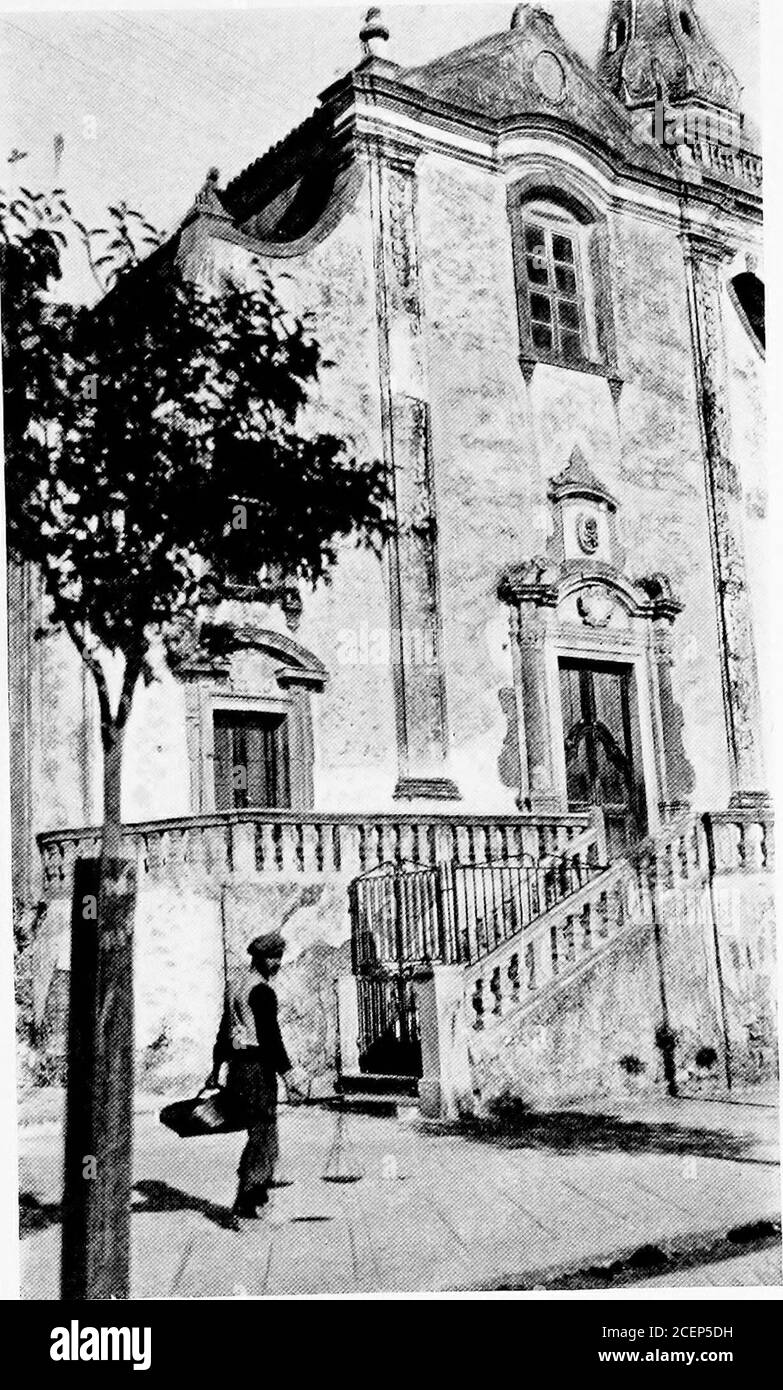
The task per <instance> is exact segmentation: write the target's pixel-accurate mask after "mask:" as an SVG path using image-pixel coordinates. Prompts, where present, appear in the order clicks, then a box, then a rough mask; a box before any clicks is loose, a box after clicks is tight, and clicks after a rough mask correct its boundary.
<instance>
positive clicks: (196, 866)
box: [38, 811, 605, 897]
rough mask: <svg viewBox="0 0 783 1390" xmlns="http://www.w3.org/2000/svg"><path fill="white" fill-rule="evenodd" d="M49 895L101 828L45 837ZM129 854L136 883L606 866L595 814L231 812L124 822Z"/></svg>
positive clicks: (64, 883)
mask: <svg viewBox="0 0 783 1390" xmlns="http://www.w3.org/2000/svg"><path fill="white" fill-rule="evenodd" d="M38 844H39V849H40V853H41V860H42V869H43V887H44V895H45V896H49V897H53V896H60V895H62V894H63V893H64V892H66V891H68V890H69V887H70V884H71V882H72V871H73V863H74V860H75V859H77V858H79V857H92V856H95V855H97V854H99V852H100V845H101V835H100V831H99V830H98V829H96V828H88V829H78V830H60V831H57V830H52V831H47V832H46V833H44V834H42V835H39V837H38ZM123 845H124V850H125V852H126V853H127V854H128V856H129V857H135V858H136V860H137V865H138V883H139V887H140V890H141V891H143V889H144V886H145V884H146V883H156V882H161V881H175V882H180V883H181V882H188V883H190V884H191V885H195V884H197V883H199V882H202V883H203V882H205V881H210V880H212V881H215V882H220V881H221V880H226V879H231V880H233V881H237V880H245V881H261V880H270V879H272V880H273V879H278V880H279V879H281V878H300V877H314V878H318V877H320V876H322V875H338V876H341V877H342V876H345V877H346V878H351V877H353V876H354V875H357V874H360V873H364V872H366V871H367V870H368V869H373V868H376V867H380V866H381V865H382V864H393V863H401V862H406V863H411V864H414V865H422V866H434V865H436V864H439V863H444V862H455V861H457V862H460V863H464V864H482V863H488V862H500V863H503V862H507V861H511V860H519V859H526V860H528V861H529V862H537V861H540V860H542V859H545V858H547V857H548V856H557V855H560V854H563V853H565V851H566V850H567V849H569V848H570V849H571V850H572V851H573V852H574V853H581V854H583V855H584V856H585V858H591V859H593V860H595V861H596V862H603V860H604V855H605V848H604V839H603V828H602V825H601V823H600V820H596V819H595V818H594V817H592V816H591V815H589V814H587V813H584V814H563V815H552V816H546V815H544V816H542V815H496V816H492V815H489V816H476V815H473V816H471V815H465V814H456V815H455V814H425V815H417V814H414V813H396V812H385V813H382V814H378V815H358V814H345V813H339V812H334V813H332V812H325V811H321V812H317V811H307V812H298V811H234V812H223V813H216V814H214V815H206V816H188V817H183V818H181V819H176V820H165V821H150V822H145V823H139V824H134V825H128V826H127V827H126V829H125V833H124V838H123Z"/></svg>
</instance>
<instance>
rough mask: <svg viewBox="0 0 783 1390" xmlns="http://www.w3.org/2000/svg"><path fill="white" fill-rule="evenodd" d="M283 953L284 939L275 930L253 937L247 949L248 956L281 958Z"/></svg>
mask: <svg viewBox="0 0 783 1390" xmlns="http://www.w3.org/2000/svg"><path fill="white" fill-rule="evenodd" d="M284 951H285V939H284V937H283V935H282V933H281V932H279V931H277V929H275V930H274V931H268V932H263V933H262V935H261V936H254V937H253V940H252V941H251V942H250V944H249V945H248V948H247V954H248V955H249V956H282V954H283V952H284Z"/></svg>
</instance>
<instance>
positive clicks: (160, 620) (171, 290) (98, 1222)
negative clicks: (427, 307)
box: [0, 190, 389, 1297]
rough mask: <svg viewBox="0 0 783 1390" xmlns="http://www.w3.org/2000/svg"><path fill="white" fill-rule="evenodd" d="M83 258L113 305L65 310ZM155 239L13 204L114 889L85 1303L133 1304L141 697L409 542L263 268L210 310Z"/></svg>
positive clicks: (85, 989)
mask: <svg viewBox="0 0 783 1390" xmlns="http://www.w3.org/2000/svg"><path fill="white" fill-rule="evenodd" d="M69 236H70V237H71V238H74V237H75V239H76V240H77V241H80V242H81V245H82V247H83V248H84V251H85V254H86V257H87V261H88V264H89V267H90V271H91V273H92V275H93V278H94V280H95V283H96V285H97V287H98V290H99V298H98V300H97V303H94V304H90V305H84V304H76V305H73V304H68V303H66V302H63V297H62V296H60V299H59V300H58V299H56V298H55V297H54V296H53V294H52V286H53V285H54V284H55V283H56V282H57V280H58V277H59V275H60V273H61V267H62V259H61V258H62V252H63V249H64V247H65V246H66V245H67V244H68V238H69ZM157 241H158V238H157V237H156V236H155V235H153V229H152V228H151V227H150V224H148V223H146V222H145V221H144V219H143V218H142V217H141V216H140V214H138V213H135V212H133V211H132V210H130V209H128V208H127V206H126V205H123V204H119V205H117V206H116V207H114V208H111V209H109V226H108V227H107V228H98V229H93V230H92V231H90V230H88V229H87V228H86V227H85V225H84V224H83V223H82V222H79V221H78V220H77V219H75V218H74V217H73V214H72V212H71V209H70V206H69V205H68V203H67V200H66V199H65V196H64V194H63V193H62V191H61V190H58V191H56V193H55V194H53V195H51V196H50V197H48V198H44V197H42V195H33V194H31V193H30V192H29V191H27V192H25V191H24V190H23V191H22V195H21V197H20V198H18V199H16V200H14V201H10V200H8V199H4V198H3V197H2V196H1V195H0V297H1V300H0V309H1V310H2V351H3V376H4V389H5V429H4V435H5V462H6V493H7V526H8V543H9V551H10V553H11V555H12V556H14V557H15V558H17V559H18V560H21V561H27V562H30V563H32V564H33V565H35V566H36V567H37V568H38V570H39V571H40V573H41V575H42V577H43V583H44V586H45V589H46V593H47V595H48V598H49V603H50V607H51V618H52V622H53V623H54V624H55V625H60V626H61V627H62V628H64V629H65V630H66V631H67V633H68V634H69V636H70V638H71V640H72V642H73V644H74V646H75V647H76V649H77V651H78V652H79V655H80V656H81V659H82V660H83V662H84V663H85V665H86V667H87V669H88V670H89V671H90V673H91V675H92V678H93V680H94V684H95V689H96V692H97V700H98V708H99V712H100V727H101V742H102V748H103V766H104V778H103V787H104V819H103V838H102V851H101V857H100V862H99V865H98V866H97V874H96V875H93V874H92V869H93V866H91V865H90V864H89V863H86V862H84V861H80V862H79V863H78V864H77V873H76V879H75V882H74V903H73V938H72V970H71V1005H70V1045H69V1100H68V1111H67V1115H68V1119H67V1126H66V1162H65V1172H66V1179H65V1197H64V1202H63V1295H64V1296H66V1297H110V1296H114V1297H127V1295H128V1287H129V1276H128V1261H129V1257H128V1250H129V1229H130V1227H129V1218H130V1194H131V1162H130V1160H131V1117H132V1072H133V1051H132V964H131V962H132V955H131V950H130V936H131V926H132V916H133V882H132V873H131V874H130V875H128V876H127V879H126V887H124V888H123V887H122V883H123V877H122V870H123V863H122V858H121V840H122V825H121V799H120V798H121V783H122V764H123V752H124V745H125V734H126V729H127V725H128V720H129V717H130V714H131V710H132V707H133V700H134V696H135V693H136V691H137V688H138V684H139V681H140V680H144V681H147V682H149V681H151V680H153V679H154V675H155V673H154V668H153V648H154V646H155V644H156V642H157V641H158V639H159V638H161V637H162V638H164V639H165V638H167V637H169V636H171V637H175V638H176V636H177V634H178V631H179V630H180V629H181V627H182V625H183V624H193V623H195V622H196V620H197V617H198V614H199V611H200V609H201V606H202V604H204V603H207V602H208V603H209V604H210V605H211V604H213V603H214V600H215V597H216V596H219V595H220V593H221V591H223V589H224V588H225V586H226V582H227V578H228V577H229V575H230V574H231V572H232V571H234V572H236V571H241V572H244V573H245V574H247V573H248V571H254V572H255V573H256V574H258V575H262V574H266V575H267V576H270V575H281V576H283V577H284V578H285V580H286V581H287V582H288V583H289V584H292V583H298V582H304V583H309V584H311V585H315V584H317V583H318V582H319V581H321V580H326V579H328V577H329V574H330V571H331V569H332V568H333V566H334V564H335V561H336V558H337V548H338V544H339V542H340V541H341V540H343V539H346V538H348V537H351V536H353V537H354V538H355V539H356V540H357V541H358V543H360V544H368V545H377V544H380V543H381V542H382V539H383V538H384V536H385V535H386V534H387V533H388V530H389V522H388V520H387V504H386V498H387V491H386V480H385V473H384V470H383V468H382V466H381V465H380V464H379V463H377V462H374V461H359V460H357V459H356V458H355V456H354V453H353V451H352V449H351V447H350V445H349V444H348V443H347V442H346V441H344V440H342V439H340V438H338V437H337V436H336V435H334V434H330V433H325V432H322V431H318V430H317V429H315V428H314V427H313V426H312V425H309V426H308V425H307V423H306V420H307V416H306V410H307V407H308V405H309V404H310V403H311V402H312V400H313V399H314V395H315V389H316V387H317V384H318V381H319V377H320V374H321V372H322V370H323V369H324V367H325V365H326V364H325V362H324V360H323V358H322V355H321V352H320V349H319V347H318V345H317V343H316V341H315V337H314V335H313V332H312V326H311V324H310V323H309V322H308V321H306V320H303V319H299V318H296V317H295V316H292V315H290V314H288V313H286V311H285V309H284V308H283V306H282V305H281V303H280V302H279V300H278V298H277V296H276V294H275V291H274V289H273V286H272V284H271V281H270V279H269V277H268V276H267V275H266V274H265V273H264V271H263V269H262V268H261V266H260V265H258V264H255V265H253V266H252V267H251V269H250V273H249V276H248V282H247V283H246V284H239V283H236V282H234V281H232V280H229V279H226V280H225V281H224V282H223V283H222V284H221V285H220V286H219V288H218V289H217V290H216V291H208V290H205V289H203V288H201V287H200V286H199V285H198V284H196V283H195V282H194V281H192V280H190V279H188V278H187V276H186V275H185V274H183V270H182V267H181V266H180V265H179V264H178V261H177V259H176V254H175V243H172V244H169V245H157V244H156V243H157ZM150 246H153V248H154V249H152V251H151V254H149V255H148V256H147V258H146V259H143V253H144V251H145V250H149V248H150ZM222 636H223V641H224V643H225V642H226V640H227V641H228V643H229V644H230V640H231V633H230V630H229V631H228V632H226V631H225V630H224V631H223V634H222ZM127 884H129V885H130V888H129V889H128V887H127ZM93 890H94V897H95V900H96V903H97V911H96V914H95V920H94V921H91V923H90V924H89V926H88V927H87V928H86V929H85V924H84V923H83V922H82V921H81V920H80V917H79V904H80V902H81V901H82V900H86V899H87V898H88V897H90V896H91V895H92V894H93ZM85 1154H86V1155H88V1156H93V1157H94V1158H95V1164H96V1171H95V1174H93V1173H92V1171H90V1172H89V1173H87V1172H86V1171H85V1170H84V1167H83V1164H84V1156H85ZM98 1156H100V1161H99V1158H98ZM88 1178H89V1179H90V1180H89V1181H87V1179H88ZM93 1178H95V1180H94V1181H93Z"/></svg>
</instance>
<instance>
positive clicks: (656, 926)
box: [352, 811, 774, 1117]
mask: <svg viewBox="0 0 783 1390" xmlns="http://www.w3.org/2000/svg"><path fill="white" fill-rule="evenodd" d="M587 851H589V854H588V853H587ZM569 856H571V858H570V859H569ZM574 856H575V857H576V862H577V863H578V865H579V869H578V872H577V871H575V870H574V862H573V857H574ZM466 867H470V866H466ZM563 867H565V868H567V870H568V876H567V878H566V879H565V880H563V879H562V877H561V874H560V869H562V868H563ZM773 867H774V840H773V829H772V822H771V817H769V815H766V814H765V815H758V814H756V813H752V812H750V811H747V812H744V811H739V812H720V813H713V814H708V815H704V816H698V815H693V814H691V813H688V814H684V815H682V816H681V817H679V818H678V819H677V820H675V821H672V822H670V823H669V824H668V825H667V826H666V827H665V828H664V829H663V830H662V831H661V833H660V834H659V835H657V836H656V837H655V838H651V839H648V840H646V841H644V842H643V843H641V844H639V845H638V846H635V847H634V848H633V850H631V851H629V852H627V853H626V854H624V855H623V856H622V857H621V858H618V859H615V860H614V862H612V863H611V864H608V865H602V864H601V863H600V861H599V859H598V856H597V854H596V849H595V845H594V844H593V845H591V844H590V837H589V835H585V833H584V832H582V836H581V837H579V838H577V837H574V840H573V842H572V843H571V844H570V845H569V849H568V852H567V855H566V857H563V856H562V855H561V856H560V857H558V858H552V857H547V859H546V860H542V861H539V862H538V864H537V865H536V866H535V868H534V870H533V871H532V872H533V882H534V888H535V891H534V892H533V893H532V894H529V895H528V897H527V906H526V909H525V912H524V913H523V914H522V915H521V916H520V913H519V910H518V908H517V907H516V906H514V905H513V904H512V903H511V899H510V898H509V897H508V892H507V885H509V884H512V883H513V882H514V881H515V880H514V873H515V872H518V871H512V869H511V868H510V867H509V864H508V862H507V861H506V862H496V863H492V862H489V863H487V864H486V865H483V866H481V874H482V875H483V876H484V879H485V880H486V881H489V880H493V881H495V882H496V885H499V886H498V887H497V890H496V892H495V894H494V896H493V898H492V902H491V911H490V912H489V913H487V911H486V910H485V909H482V910H478V909H476V910H474V911H473V913H472V915H471V914H468V917H469V920H467V925H466V918H465V916H464V913H463V915H460V913H461V911H462V909H463V908H464V904H465V901H466V899H465V897H464V894H463V896H462V897H460V896H459V894H458V893H457V892H456V891H453V890H452V891H451V893H450V894H449V893H448V892H444V894H443V895H442V902H441V903H440V904H439V906H438V911H437V912H435V911H434V910H432V909H431V907H430V906H429V904H430V901H431V900H430V899H429V898H428V897H427V896H426V894H424V895H422V894H421V893H420V892H419V891H418V889H417V890H416V894H413V895H411V894H409V891H408V890H409V889H410V887H411V884H409V883H407V882H405V881H403V883H402V885H399V884H398V885H397V887H396V888H395V893H394V894H391V895H390V899H389V900H390V901H391V900H393V899H394V900H396V902H397V903H398V904H403V905H404V904H405V903H406V902H407V901H408V897H409V896H410V897H411V900H412V901H413V902H414V903H415V904H416V903H421V904H424V908H423V910H422V912H421V913H420V914H419V916H420V917H421V923H420V926H419V928H418V930H416V931H412V932H411V931H409V930H408V925H409V924H408V921H407V918H406V919H405V921H406V933H407V935H406V938H405V939H406V940H411V941H413V943H414V949H415V954H416V960H415V961H410V962H407V968H408V969H409V973H410V979H411V988H412V989H413V991H414V993H415V998H416V1006H417V1012H418V1018H419V1021H420V1025H421V1050H422V1058H423V1068H422V1070H423V1075H422V1077H421V1079H420V1084H419V1094H420V1097H421V1100H422V1109H423V1111H424V1113H429V1114H440V1115H441V1116H448V1117H456V1116H457V1115H459V1114H462V1113H464V1110H465V1108H466V1107H467V1108H468V1109H470V1108H471V1106H473V1105H474V1102H476V1098H477V1097H479V1102H478V1103H479V1107H480V1106H481V1104H483V1103H484V1101H486V1099H487V1096H488V1095H489V1096H490V1099H491V1095H492V1093H493V1092H494V1093H495V1094H498V1093H499V1092H500V1091H502V1089H503V1087H504V1086H505V1087H506V1088H507V1089H511V1091H512V1092H513V1091H514V1088H515V1087H518V1089H517V1092H516V1093H517V1094H518V1095H519V1096H520V1098H522V1099H527V1098H532V1103H539V1102H540V1101H542V1100H543V1101H550V1100H559V1099H562V1098H563V1096H564V1093H565V1098H568V1087H569V1086H570V1087H571V1092H570V1093H571V1094H572V1095H574V1096H576V1095H589V1094H591V1093H593V1092H595V1093H599V1092H600V1093H603V1092H604V1091H605V1089H606V1088H607V1087H608V1088H609V1089H610V1090H612V1089H616V1088H617V1087H618V1086H619V1087H621V1088H622V1087H623V1086H627V1087H629V1088H632V1087H633V1086H635V1085H637V1084H638V1086H639V1087H640V1088H641V1087H643V1086H647V1085H650V1084H653V1085H655V1084H660V1083H662V1082H664V1083H666V1084H667V1085H668V1086H669V1088H670V1089H671V1086H672V1085H673V1076H674V1071H673V1068H674V1065H675V1064H674V1062H673V1060H672V1058H673V1055H674V1042H673V1041H671V1039H674V1040H676V1044H677V1066H678V1067H682V1066H683V1065H686V1066H687V1065H693V1064H694V1059H695V1058H696V1057H697V1056H699V1055H700V1054H709V1055H712V1056H713V1058H714V1061H713V1063H712V1065H713V1066H714V1068H715V1077H714V1079H715V1080H716V1081H717V1080H718V1079H720V1078H721V1077H722V1076H723V1074H724V1071H728V1070H731V1068H732V1066H735V1064H736V1063H737V1061H738V1059H739V1057H740V1053H741V1052H742V1051H743V1049H744V1050H745V1052H747V1048H746V1047H745V1041H744V1035H743V1033H742V1030H743V1028H744V1027H745V1022H744V1016H745V1013H746V1012H747V1000H748V999H749V998H751V997H752V998H753V999H755V1000H758V998H759V997H760V994H763V993H764V992H765V991H766V994H767V995H769V996H770V998H773V999H774V979H773V976H772V975H771V974H770V969H771V966H770V962H771V961H772V959H773V957H774V940H773V939H772V938H773V936H774V932H773V931H772V928H771V925H770V923H771V916H770V914H769V912H768V909H767V907H766V905H765V904H766V903H767V901H768V899H769V898H770V894H771V883H772V876H771V871H772V869H773ZM553 868H554V869H556V870H557V871H558V872H557V874H556V875H555V879H554V880H553V879H552V877H551V875H552V870H553ZM399 873H400V875H401V876H402V878H403V880H404V879H405V871H404V867H401V868H400V869H399ZM504 875H507V877H504ZM452 877H453V871H452ZM444 881H445V880H444ZM477 881H480V879H479V880H477ZM553 882H554V883H555V884H556V891H555V893H554V895H553V894H552V892H551V891H550V889H551V884H552V883H553ZM504 885H506V886H504ZM544 885H548V886H547V891H546V892H544V891H543V888H544ZM539 890H540V891H539ZM395 895H396V898H395ZM498 905H500V907H501V909H504V907H506V906H508V907H509V910H507V911H506V910H501V911H500V912H499V913H498V911H497V907H498ZM512 907H513V910H511V908H512ZM413 915H414V916H415V915H416V914H415V913H414V914H413ZM430 917H431V919H432V924H433V925H432V927H430V925H428V918H430ZM366 925H367V922H366V920H365V921H364V926H366ZM436 927H438V930H437V931H436V929H435V928H436ZM390 939H391V936H390V934H389V933H388V932H387V933H386V935H385V937H379V938H378V941H379V943H380V946H381V948H382V949H383V948H384V941H385V942H386V943H387V944H388V942H389V940H390ZM444 945H445V949H443V946H444ZM439 948H440V949H439ZM746 961H747V962H751V963H752V967H753V968H752V970H751V972H750V976H749V981H750V982H749V983H748V981H747V980H746V981H745V985H743V984H742V980H741V976H742V970H743V969H745V962H746ZM738 972H739V973H738ZM746 974H747V971H746ZM359 984H361V982H360V981H359ZM743 991H744V993H743ZM740 998H742V999H744V1000H745V1001H746V1002H745V1003H743V1005H742V1009H743V1010H744V1012H742V1013H740V1012H738V1006H737V1002H736V1001H737V1000H739V999H740ZM732 1011H733V1013H734V1016H733V1017H732V1016H731V1015H732ZM667 1039H668V1040H669V1041H670V1042H671V1046H670V1055H669V1058H668V1061H667V1060H666V1056H665V1054H666V1047H667ZM743 1065H744V1063H743ZM667 1068H668V1069H667ZM746 1069H747V1068H746ZM735 1070H736V1066H735ZM719 1073H720V1076H719ZM365 1080H366V1079H365V1078H363V1077H361V1076H357V1078H356V1080H355V1082H354V1083H352V1084H353V1085H354V1087H355V1094H356V1095H357V1096H358V1095H361V1094H362V1089H363V1088H364V1089H365V1090H366V1086H365ZM394 1084H396V1081H395V1083H394ZM391 1087H392V1083H391V1082H390V1083H389V1086H388V1088H387V1089H391ZM371 1089H373V1090H374V1091H375V1094H376V1096H378V1095H380V1094H381V1093H382V1092H383V1090H384V1086H383V1084H382V1083H381V1082H380V1081H379V1082H378V1083H375V1082H374V1083H372V1086H371ZM412 1089H413V1086H412V1084H411V1083H410V1082H409V1083H408V1084H407V1085H406V1087H405V1090H406V1091H407V1093H408V1094H410V1092H411V1091H412Z"/></svg>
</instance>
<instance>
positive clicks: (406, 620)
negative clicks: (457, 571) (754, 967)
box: [369, 142, 459, 800]
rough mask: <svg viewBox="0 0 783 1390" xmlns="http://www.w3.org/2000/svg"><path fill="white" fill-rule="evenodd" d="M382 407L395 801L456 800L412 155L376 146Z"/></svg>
mask: <svg viewBox="0 0 783 1390" xmlns="http://www.w3.org/2000/svg"><path fill="white" fill-rule="evenodd" d="M369 157H370V171H371V178H370V185H371V190H372V206H373V223H374V238H375V241H374V254H375V275H376V299H377V313H378V329H379V356H380V377H381V407H382V422H383V440H384V451H385V458H386V463H387V466H388V470H389V475H390V478H391V487H392V496H393V505H394V511H395V519H396V523H397V531H396V535H395V536H394V537H393V539H392V541H391V542H390V544H389V548H388V554H389V593H390V611H391V650H392V672H393V679H394V696H395V711H396V726H397V749H398V769H399V776H398V780H397V786H396V788H395V793H394V794H395V797H397V798H401V799H406V800H413V799H419V798H426V799H431V798H436V799H440V800H444V799H445V800H450V799H456V798H458V797H459V792H458V790H457V788H456V786H455V785H454V783H453V782H452V781H451V780H450V778H449V777H448V772H447V761H448V747H449V739H448V718H447V710H446V689H445V677H444V669H443V651H442V640H443V639H442V628H441V606H440V578H439V572H438V547H437V520H436V507H435V481H434V470H433V457H432V438H431V424H430V406H429V386H428V381H427V367H426V354H425V345H424V311H423V305H422V294H421V277H420V268H419V249H418V230H417V212H416V172H415V156H414V155H406V154H400V153H399V152H390V151H389V150H388V149H387V148H386V147H385V146H384V145H383V144H382V143H380V142H378V143H375V144H373V145H372V146H371V147H370V154H369Z"/></svg>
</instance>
